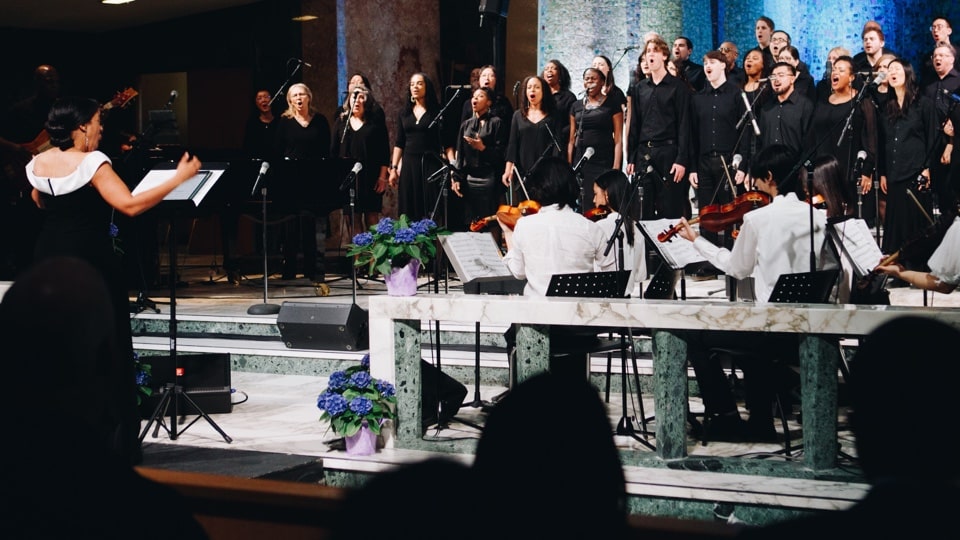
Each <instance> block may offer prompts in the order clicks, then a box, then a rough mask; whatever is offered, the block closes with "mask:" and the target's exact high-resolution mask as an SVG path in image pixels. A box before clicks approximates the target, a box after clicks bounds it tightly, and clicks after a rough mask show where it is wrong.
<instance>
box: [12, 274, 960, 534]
mask: <svg viewBox="0 0 960 540" xmlns="http://www.w3.org/2000/svg"><path fill="white" fill-rule="evenodd" d="M213 260H215V257H214V258H213ZM204 261H206V262H209V261H211V257H210V256H197V257H196V259H195V260H193V259H191V260H188V261H187V262H188V263H190V264H185V265H183V268H184V270H183V271H182V272H181V273H180V277H181V282H180V283H179V284H178V287H177V288H176V315H177V317H176V319H177V334H178V339H177V352H178V354H194V353H228V354H229V355H230V367H231V371H230V375H231V381H230V387H231V390H232V394H231V400H232V402H233V403H234V405H233V407H232V412H230V413H221V414H213V415H211V418H212V419H213V420H214V421H215V422H216V423H217V424H218V425H219V427H221V428H222V429H223V430H224V431H225V432H226V433H227V434H229V436H230V437H231V438H232V439H233V442H231V443H227V442H226V441H225V440H224V439H223V437H221V435H220V434H219V433H218V432H217V431H215V430H214V429H213V428H212V427H211V426H210V425H209V424H208V423H207V422H205V421H204V420H203V419H202V418H201V419H200V420H199V421H198V422H196V423H195V424H193V425H192V426H191V427H189V428H188V429H187V430H186V431H185V432H183V433H181V434H180V436H179V437H178V438H177V439H176V440H171V439H170V438H169V437H167V436H166V435H165V434H164V433H163V432H162V431H161V432H160V434H159V436H158V437H155V438H154V437H152V436H150V435H148V436H147V438H146V440H145V441H144V444H145V445H148V446H149V445H186V446H196V447H206V448H219V449H223V450H244V451H256V452H268V453H280V454H290V455H297V456H314V457H315V458H316V459H317V460H318V462H319V463H320V464H322V467H323V471H324V480H323V481H324V482H328V483H331V484H338V485H350V484H351V483H355V482H360V481H362V480H363V478H364V477H365V475H369V474H376V472H378V471H382V470H384V469H385V468H388V467H391V466H394V465H395V464H397V463H403V462H406V461H411V460H417V459H422V458H424V457H427V456H430V455H433V453H432V452H424V451H418V450H402V449H393V448H387V449H383V450H382V451H380V452H379V453H377V454H376V455H374V456H369V457H362V458H354V457H351V456H347V455H346V454H344V453H343V452H342V451H339V450H335V449H334V448H335V447H336V443H337V442H338V441H337V437H336V436H335V435H334V434H333V433H332V432H331V431H329V430H328V425H326V424H325V423H322V422H320V421H319V416H320V411H319V410H318V409H317V408H316V396H317V395H318V394H319V393H320V391H322V390H323V389H324V388H325V387H326V380H327V377H328V376H329V374H330V373H332V372H333V371H335V370H338V369H342V368H343V367H345V366H348V365H351V364H352V363H354V362H358V361H359V360H360V358H361V357H362V356H363V354H364V353H365V352H366V351H364V350H342V349H341V350H322V349H297V348H292V347H288V346H287V345H286V344H285V343H284V340H283V336H282V335H281V332H280V331H279V329H278V327H277V315H249V314H247V310H248V308H250V306H252V305H256V304H260V303H264V285H263V279H262V275H256V274H254V275H247V276H244V278H243V279H242V280H241V282H240V284H239V285H233V284H230V283H229V282H228V280H227V278H226V275H225V274H224V273H222V272H221V271H220V269H219V268H218V267H217V266H216V265H206V266H205V265H204ZM328 282H329V284H330V287H331V294H330V296H326V297H318V296H316V294H315V289H314V287H313V285H312V284H311V283H310V282H308V281H307V280H304V279H299V280H281V279H279V278H278V277H276V276H271V277H270V278H269V279H268V282H267V289H266V292H267V299H266V301H267V303H272V304H277V305H280V306H282V305H283V303H284V302H295V303H314V302H317V303H331V304H341V305H350V304H353V303H356V304H357V305H358V306H360V307H361V308H364V309H365V308H366V306H367V304H368V300H369V298H370V297H371V296H373V295H382V294H385V287H384V285H383V284H382V283H381V282H378V281H375V280H369V279H363V278H361V279H358V280H357V281H356V288H354V281H353V279H352V278H351V277H350V276H349V275H347V276H344V275H329V276H328ZM683 283H684V287H685V293H686V297H687V298H688V299H699V300H705V299H709V300H716V301H718V302H723V301H726V293H725V286H724V279H723V277H722V276H721V278H720V279H715V280H706V281H695V280H693V279H692V278H690V277H687V278H685V280H684V282H683ZM8 285H9V283H6V284H0V292H2V291H3V290H5V288H6V286H8ZM643 286H644V287H645V286H646V283H644V284H643ZM421 291H424V292H431V293H432V292H440V293H453V294H459V293H460V292H462V284H460V283H459V281H457V280H456V277H455V276H453V275H450V276H448V277H447V278H446V279H440V280H438V281H433V280H431V279H430V276H428V275H425V276H422V277H421ZM136 292H137V291H131V300H136ZM890 292H891V302H892V303H893V304H897V305H912V306H922V305H924V303H926V304H927V305H934V306H937V307H944V306H960V295H958V294H950V295H932V294H927V295H925V294H924V293H923V292H922V291H919V290H916V289H910V288H903V289H891V291H890ZM144 296H145V298H146V299H149V300H150V301H151V302H153V303H156V306H157V307H158V308H159V310H160V313H154V312H152V311H151V310H149V309H147V310H142V311H139V310H138V312H137V313H134V314H132V325H133V329H134V345H135V347H136V349H137V350H138V351H140V352H141V353H142V354H144V355H151V354H168V353H169V350H170V340H169V322H170V317H169V314H170V311H171V309H170V308H171V298H170V291H169V288H168V287H157V288H153V289H151V290H149V291H146V294H145V295H144ZM422 328H423V338H422V341H423V344H424V345H423V347H424V359H425V360H427V361H430V362H433V363H436V362H437V360H438V358H439V360H440V364H441V369H443V370H444V372H447V373H449V374H450V375H451V376H453V377H454V378H456V379H457V380H458V381H460V382H461V383H463V384H464V385H465V386H466V387H467V388H468V391H469V392H468V396H467V401H468V403H467V404H465V405H464V406H463V407H461V409H460V412H459V413H458V415H457V419H455V421H454V422H452V423H451V424H450V425H449V426H448V427H447V428H445V429H431V430H429V431H428V432H427V434H426V435H425V436H424V441H425V442H427V441H434V442H436V444H437V446H438V448H443V449H446V448H448V447H449V446H450V445H451V441H461V442H458V443H457V444H460V445H464V444H465V445H466V446H467V447H469V446H470V445H471V444H472V443H471V442H470V441H475V440H476V439H478V438H479V436H480V434H481V432H480V431H479V430H478V429H476V428H475V427H473V426H480V427H482V425H483V422H484V418H485V413H484V412H483V411H482V410H481V409H480V408H479V407H474V406H471V405H470V402H473V401H474V400H475V398H477V397H478V398H479V400H481V401H489V400H492V399H493V398H494V397H495V396H497V395H499V394H500V393H502V392H503V391H504V390H505V389H506V381H507V362H506V355H505V354H504V350H503V341H502V333H503V331H504V330H505V329H506V328H505V327H500V326H490V327H487V326H484V327H481V328H480V337H481V351H480V379H479V385H477V383H476V378H475V376H474V373H475V366H476V349H475V343H476V336H477V334H476V328H475V327H474V326H473V325H465V324H452V323H445V322H441V323H440V324H439V336H440V340H439V341H440V347H439V354H438V351H437V348H436V342H437V340H436V336H437V335H438V334H437V326H436V325H435V323H434V322H433V321H424V322H423V325H422ZM372 339H376V336H373V338H372ZM846 345H847V346H849V347H851V348H855V346H856V344H855V343H847V344H846ZM645 346H646V347H649V344H648V343H647V344H646V345H644V343H643V342H642V338H641V341H638V350H640V351H641V352H649V348H646V349H645V348H644V347H645ZM639 369H640V375H641V378H642V382H641V400H642V403H643V408H644V411H645V414H646V416H651V415H652V414H653V410H654V407H653V400H652V392H650V391H649V389H648V388H646V385H647V384H648V383H649V379H650V377H649V375H650V374H651V373H652V362H651V360H650V359H649V358H648V357H645V356H643V355H641V358H640V360H639ZM612 372H613V377H612V380H611V385H610V396H609V409H608V410H609V414H610V420H611V429H612V430H613V429H614V428H615V427H616V425H617V423H618V422H619V421H620V420H621V418H622V410H623V407H622V403H623V401H622V397H621V386H620V370H619V361H618V359H617V358H615V359H614V362H613V364H612ZM606 373H607V361H606V357H605V356H603V355H599V356H597V357H595V358H594V359H593V362H592V380H593V381H594V382H595V384H596V385H597V387H598V388H599V389H600V390H601V392H603V390H604V387H605V386H606ZM690 380H691V381H692V380H693V377H692V373H690ZM630 390H631V392H630V393H629V394H628V396H627V398H628V400H629V402H628V412H627V414H628V416H629V417H630V418H631V420H632V423H633V425H634V426H637V427H639V425H640V422H639V418H640V416H641V415H640V414H639V411H638V403H637V401H636V397H635V393H634V390H635V389H633V388H630ZM476 391H478V392H479V394H476ZM841 405H842V404H841ZM690 407H691V410H693V411H698V410H702V406H701V405H700V403H699V400H698V399H697V398H696V397H695V396H694V397H692V398H691V402H690ZM838 414H839V418H840V423H841V426H842V425H844V423H845V422H844V421H845V414H846V411H845V409H844V407H841V410H839V411H838ZM556 420H557V422H556V425H557V426H558V430H555V431H551V433H550V435H549V436H545V440H544V450H545V451H549V446H550V445H555V444H575V441H576V437H577V433H576V427H575V426H571V425H567V424H565V423H564V422H563V413H562V411H558V413H557V419H556ZM651 422H654V423H655V419H651ZM654 426H655V424H652V425H649V426H648V427H649V428H650V430H651V431H652V430H653V427H654ZM801 429H802V426H801V425H800V424H799V423H797V419H796V417H792V418H791V424H790V432H791V434H792V436H797V437H798V436H799V433H800V430H801ZM615 440H616V442H617V444H618V446H619V447H620V448H621V450H622V452H623V455H624V463H625V464H626V465H625V471H626V476H627V479H628V491H629V492H630V494H631V499H630V508H631V511H634V512H638V513H648V514H654V515H671V516H677V517H688V518H693V519H703V520H714V519H728V520H731V521H737V520H739V521H745V522H749V523H765V522H770V521H772V520H776V519H781V518H783V517H787V516H791V515H797V514H800V513H807V512H811V511H821V510H836V509H842V508H846V507H848V506H849V505H851V504H853V503H854V502H855V501H856V500H858V499H859V498H860V497H862V495H863V493H864V492H865V489H866V486H865V485H864V484H863V483H862V479H860V478H859V475H858V472H857V467H856V462H855V459H853V460H850V459H847V457H851V458H855V451H854V449H853V440H852V437H851V435H850V433H849V432H848V431H845V430H841V431H840V432H839V433H838V440H839V442H840V445H841V447H840V449H839V450H840V452H842V454H843V455H844V456H846V457H844V458H843V459H841V464H842V465H841V468H840V469H839V470H836V471H831V472H830V474H825V475H822V477H819V478H788V477H783V476H777V475H778V474H779V473H777V472H776V471H777V469H778V466H777V464H778V463H783V462H785V461H786V460H788V459H791V458H787V457H785V456H783V455H782V454H779V453H776V452H777V451H778V450H781V449H782V445H781V444H779V443H764V444H750V443H722V442H710V443H709V444H707V445H706V446H703V445H700V444H699V443H698V441H696V440H694V439H693V438H690V439H689V440H688V452H689V454H690V457H689V458H687V459H685V460H683V461H682V462H678V463H674V464H665V465H664V466H659V467H650V466H646V465H644V462H645V461H646V460H647V459H652V458H655V455H654V453H653V452H652V451H650V450H649V449H648V448H647V447H646V446H645V445H643V444H641V443H639V442H638V441H637V440H635V439H634V438H633V437H630V436H623V435H618V436H615ZM648 440H649V441H650V442H651V443H653V444H656V440H655V439H654V438H652V436H648ZM462 441H466V442H462ZM891 444H897V442H896V441H895V437H892V438H891ZM801 452H802V450H801ZM438 453H443V454H445V455H448V456H450V455H453V456H454V457H455V458H456V459H462V460H465V461H467V462H469V461H470V460H471V459H472V455H471V453H470V452H469V451H467V452H455V453H451V452H450V451H449V450H438ZM735 456H736V457H740V456H750V457H755V458H756V460H755V462H756V465H755V466H753V467H750V468H749V469H750V470H744V471H743V473H742V474H731V473H718V472H715V471H717V470H719V469H721V468H722V467H721V466H720V464H721V463H722V462H723V460H724V459H726V458H730V457H735ZM576 471H577V464H576V463H571V465H570V470H567V471H558V472H557V474H577V472H576ZM464 489H465V491H466V489H467V488H466V487H465V488H464Z"/></svg>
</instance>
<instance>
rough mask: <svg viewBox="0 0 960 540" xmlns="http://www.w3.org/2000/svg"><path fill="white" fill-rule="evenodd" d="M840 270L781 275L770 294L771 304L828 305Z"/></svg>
mask: <svg viewBox="0 0 960 540" xmlns="http://www.w3.org/2000/svg"><path fill="white" fill-rule="evenodd" d="M839 277H840V269H839V268H832V269H830V270H817V271H815V272H799V273H796V274H781V275H780V277H779V278H777V283H776V285H774V286H773V292H771V293H770V302H774V303H781V304H826V303H829V301H830V294H831V293H832V292H833V287H834V285H836V284H837V278H839Z"/></svg>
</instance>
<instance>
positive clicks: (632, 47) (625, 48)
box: [617, 45, 643, 52]
mask: <svg viewBox="0 0 960 540" xmlns="http://www.w3.org/2000/svg"><path fill="white" fill-rule="evenodd" d="M642 48H643V45H630V46H629V47H624V48H622V49H617V50H618V51H623V52H627V51H635V50H637V49H642Z"/></svg>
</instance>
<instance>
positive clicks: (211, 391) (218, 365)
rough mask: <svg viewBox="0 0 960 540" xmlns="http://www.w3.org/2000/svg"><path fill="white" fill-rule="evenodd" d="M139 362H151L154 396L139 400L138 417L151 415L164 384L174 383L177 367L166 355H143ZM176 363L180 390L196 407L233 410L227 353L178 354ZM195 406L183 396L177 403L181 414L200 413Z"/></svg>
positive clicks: (207, 410) (211, 410)
mask: <svg viewBox="0 0 960 540" xmlns="http://www.w3.org/2000/svg"><path fill="white" fill-rule="evenodd" d="M141 361H142V362H143V363H146V364H150V387H151V388H152V389H153V395H151V396H150V397H149V398H145V399H142V400H141V402H140V416H141V417H143V418H150V417H151V415H153V411H154V409H155V408H156V407H157V403H158V402H159V401H160V399H161V397H162V396H163V389H164V387H165V386H166V385H167V384H168V383H174V382H176V371H175V370H176V366H174V365H173V363H172V362H171V361H170V357H169V356H143V357H141ZM177 363H178V364H179V365H180V367H182V368H183V376H182V377H181V378H180V384H181V385H182V386H183V391H184V393H186V395H187V396H189V397H190V399H192V400H193V402H194V403H196V404H197V407H199V408H200V409H201V410H202V411H203V412H205V413H207V414H222V413H231V412H233V402H232V397H231V392H230V354H229V353H204V354H177ZM197 407H194V406H192V405H190V402H188V401H187V400H185V399H181V401H180V403H178V404H177V410H178V411H179V412H180V413H181V414H199V412H200V411H198V410H197Z"/></svg>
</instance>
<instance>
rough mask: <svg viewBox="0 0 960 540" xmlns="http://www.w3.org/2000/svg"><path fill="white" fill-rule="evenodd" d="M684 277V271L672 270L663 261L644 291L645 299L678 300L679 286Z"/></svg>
mask: <svg viewBox="0 0 960 540" xmlns="http://www.w3.org/2000/svg"><path fill="white" fill-rule="evenodd" d="M682 275H683V270H680V269H677V268H671V267H670V266H669V265H667V264H666V263H665V262H663V261H662V260H661V262H660V266H659V267H658V268H657V271H656V273H654V274H653V277H652V278H650V283H648V284H647V288H646V290H644V291H643V297H644V298H645V299H647V300H676V299H677V284H678V283H680V278H681V276H682Z"/></svg>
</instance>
